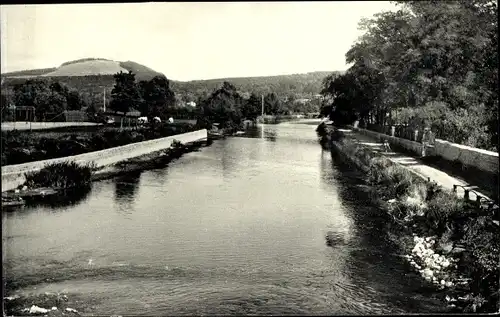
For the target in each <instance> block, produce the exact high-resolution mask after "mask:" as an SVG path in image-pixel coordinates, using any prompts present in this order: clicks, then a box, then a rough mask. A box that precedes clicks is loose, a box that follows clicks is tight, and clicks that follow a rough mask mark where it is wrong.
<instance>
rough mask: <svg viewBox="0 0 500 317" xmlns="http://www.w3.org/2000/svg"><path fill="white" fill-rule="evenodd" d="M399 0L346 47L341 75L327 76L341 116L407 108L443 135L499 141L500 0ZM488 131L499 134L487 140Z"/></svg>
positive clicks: (379, 116) (328, 92)
mask: <svg viewBox="0 0 500 317" xmlns="http://www.w3.org/2000/svg"><path fill="white" fill-rule="evenodd" d="M398 3H399V4H400V9H399V10H398V11H396V12H382V13H379V14H376V15H375V16H374V18H372V19H367V20H363V21H361V23H360V28H361V29H362V30H364V31H365V34H364V35H363V36H362V37H361V38H360V39H359V40H358V41H357V43H355V44H354V45H353V46H352V47H351V49H350V50H349V51H348V52H347V54H346V61H347V62H348V63H352V64H353V66H351V67H350V69H349V70H348V71H347V72H346V73H345V74H344V75H343V76H342V77H343V78H341V79H339V78H334V77H335V76H333V75H332V76H329V77H328V78H327V79H325V82H324V83H323V94H324V95H325V96H328V97H330V99H332V101H331V102H330V105H329V106H331V113H335V115H336V116H337V119H338V118H339V116H350V115H355V116H366V115H367V116H368V118H374V119H375V120H374V121H376V122H377V123H379V124H384V123H385V120H386V114H389V115H391V114H392V113H396V112H400V110H401V111H403V112H406V113H412V116H411V117H410V118H407V119H409V120H411V121H412V123H413V124H416V125H420V126H419V128H420V129H421V128H423V127H424V125H425V126H431V127H433V129H435V131H442V133H444V134H442V135H439V137H441V138H446V139H447V140H449V141H452V142H457V143H464V144H467V145H471V146H479V147H483V148H492V147H494V146H496V144H497V142H496V139H497V138H498V136H497V130H498V115H497V108H498V92H497V89H498V77H497V75H498V52H497V43H498V33H497V27H498V22H497V12H498V10H497V6H496V3H495V2H492V1H486V0H473V1H466V0H459V1H398ZM361 105H363V106H361ZM483 106H484V107H483ZM483 108H484V110H481V109H483ZM406 109H410V110H412V111H407V110H406ZM413 109H420V110H418V111H413ZM325 110H328V109H327V108H325V109H323V111H325ZM396 110H398V111H396ZM471 116H472V117H471ZM460 118H462V120H466V119H465V118H467V120H469V119H471V121H470V122H474V125H469V124H466V123H465V122H462V123H459V122H458V121H459V120H460ZM446 120H447V121H446ZM457 120H458V121H457ZM445 122H450V123H451V122H456V124H455V123H454V124H451V125H450V124H445ZM450 126H452V127H453V128H452V129H450ZM486 127H487V129H486ZM467 129H468V130H467ZM466 130H467V131H466ZM486 133H488V134H489V135H490V139H492V140H495V141H494V142H491V141H490V142H487V141H485V140H487V138H486Z"/></svg>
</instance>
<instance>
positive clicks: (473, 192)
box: [339, 129, 491, 200]
mask: <svg viewBox="0 0 500 317" xmlns="http://www.w3.org/2000/svg"><path fill="white" fill-rule="evenodd" d="M339 130H340V131H342V132H343V133H344V135H345V136H346V137H348V138H350V139H351V140H353V141H355V142H357V143H359V144H362V145H364V146H367V147H371V148H372V149H373V150H374V151H376V152H379V153H381V154H382V155H384V156H386V157H388V158H389V159H390V160H391V161H393V162H395V163H398V164H401V165H403V166H405V167H406V168H408V169H409V170H411V171H413V172H415V173H417V174H419V175H420V176H422V177H423V178H425V179H430V181H434V182H435V183H437V184H438V185H440V186H442V187H443V188H445V189H449V190H453V189H454V185H455V186H456V185H459V186H456V187H455V190H456V193H457V196H459V197H460V198H463V197H464V195H465V191H466V189H467V190H469V199H470V200H476V199H477V196H478V195H479V196H481V197H484V198H486V199H488V200H491V198H490V197H488V194H489V195H491V194H490V193H487V191H486V190H482V189H481V188H478V187H477V185H476V186H472V185H471V184H469V183H468V182H467V181H465V180H464V179H462V178H461V177H459V176H456V175H451V174H448V173H446V172H443V171H441V170H439V169H437V168H435V167H432V166H430V165H427V164H426V163H424V162H422V161H421V160H419V159H418V158H416V157H413V156H410V155H407V154H402V153H397V152H394V151H393V150H392V149H389V150H388V151H387V152H386V151H385V150H384V147H383V143H381V142H380V141H379V140H377V139H375V138H373V137H370V136H366V135H363V134H361V133H358V132H356V131H354V130H350V129H339Z"/></svg>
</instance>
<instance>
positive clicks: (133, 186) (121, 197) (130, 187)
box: [114, 171, 142, 213]
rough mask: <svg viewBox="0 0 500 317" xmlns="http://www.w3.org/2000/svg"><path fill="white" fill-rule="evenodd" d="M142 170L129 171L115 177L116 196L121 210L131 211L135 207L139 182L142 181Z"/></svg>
mask: <svg viewBox="0 0 500 317" xmlns="http://www.w3.org/2000/svg"><path fill="white" fill-rule="evenodd" d="M141 174H142V172H141V171H136V172H131V173H127V174H125V175H121V176H118V177H116V178H115V179H114V184H115V191H114V198H115V202H116V203H117V204H118V206H119V209H120V211H123V212H125V213H130V212H131V211H132V209H133V206H134V202H135V198H136V195H137V191H138V189H139V184H140V181H141Z"/></svg>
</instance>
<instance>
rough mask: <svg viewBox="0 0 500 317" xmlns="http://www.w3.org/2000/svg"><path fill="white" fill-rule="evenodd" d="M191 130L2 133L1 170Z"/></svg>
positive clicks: (192, 128)
mask: <svg viewBox="0 0 500 317" xmlns="http://www.w3.org/2000/svg"><path fill="white" fill-rule="evenodd" d="M195 130H196V127H195V126H194V125H192V124H188V123H184V124H166V123H164V124H158V125H156V126H151V127H147V128H141V129H137V130H123V131H119V130H99V131H96V132H93V133H88V132H81V133H78V132H74V133H68V134H59V135H57V134H54V133H51V134H50V135H47V134H44V133H29V132H20V131H3V132H2V161H1V163H2V166H4V165H13V164H22V163H27V162H34V161H41V160H47V159H53V158H59V157H65V156H72V155H78V154H83V153H88V152H93V151H99V150H104V149H108V148H112V147H117V146H122V145H126V144H130V143H136V142H142V141H147V140H153V139H158V138H163V137H169V136H173V135H176V134H181V133H187V132H191V131H195Z"/></svg>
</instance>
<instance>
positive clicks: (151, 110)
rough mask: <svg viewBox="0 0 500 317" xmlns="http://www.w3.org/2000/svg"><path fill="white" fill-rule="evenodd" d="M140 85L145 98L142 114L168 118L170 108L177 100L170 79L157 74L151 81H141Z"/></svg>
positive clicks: (142, 104)
mask: <svg viewBox="0 0 500 317" xmlns="http://www.w3.org/2000/svg"><path fill="white" fill-rule="evenodd" d="M139 87H140V92H141V95H142V99H143V100H142V103H141V106H140V111H141V114H142V115H143V116H148V117H150V118H151V117H156V116H157V117H160V118H161V119H166V118H168V115H169V110H170V111H171V110H172V109H173V107H174V106H175V101H176V100H175V95H174V92H173V91H172V90H171V89H170V82H169V80H168V79H167V78H166V77H165V76H156V77H154V78H153V79H151V80H149V81H141V82H140V83H139Z"/></svg>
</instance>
